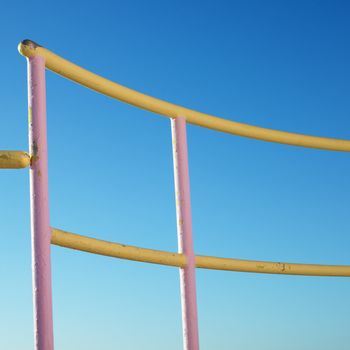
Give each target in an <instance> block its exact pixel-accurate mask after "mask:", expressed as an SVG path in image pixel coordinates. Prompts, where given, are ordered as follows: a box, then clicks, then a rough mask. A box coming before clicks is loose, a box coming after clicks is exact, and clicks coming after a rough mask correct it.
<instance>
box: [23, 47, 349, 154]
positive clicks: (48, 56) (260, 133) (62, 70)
mask: <svg viewBox="0 0 350 350" xmlns="http://www.w3.org/2000/svg"><path fill="white" fill-rule="evenodd" d="M18 49H19V51H20V53H21V54H22V55H24V56H26V57H31V56H34V55H40V56H42V57H44V58H45V61H46V67H47V68H48V69H50V70H52V71H53V72H55V73H57V74H60V75H62V76H64V77H66V78H68V79H71V80H73V81H75V82H77V83H79V84H82V85H84V86H86V87H88V88H90V89H92V90H95V91H97V92H100V93H102V94H104V95H107V96H110V97H112V98H115V99H118V100H120V101H123V102H126V103H129V104H132V105H134V106H136V107H139V108H143V109H146V110H148V111H151V112H154V113H157V114H160V115H163V116H167V117H170V118H176V117H178V116H182V117H184V118H186V120H187V122H189V123H191V124H194V125H199V126H202V127H205V128H208V129H213V130H217V131H222V132H225V133H228V134H233V135H239V136H245V137H250V138H254V139H258V140H264V141H270V142H277V143H284V144H289V145H294V146H302V147H310V148H319V149H326V150H333V151H343V152H350V141H349V140H340V139H334V138H325V137H317V136H308V135H302V134H296V133H290V132H286V131H279V130H273V129H267V128H261V127H257V126H253V125H248V124H243V123H238V122H234V121H231V120H227V119H223V118H218V117H214V116H211V115H208V114H205V113H201V112H197V111H194V110H191V109H188V108H185V107H181V106H178V105H176V104H173V103H169V102H166V101H162V100H159V99H157V98H154V97H151V96H148V95H145V94H142V93H140V92H137V91H135V90H132V89H129V88H127V87H124V86H122V85H120V84H117V83H114V82H112V81H110V80H108V79H105V78H103V77H101V76H99V75H97V74H94V73H92V72H89V71H88V70H86V69H84V68H81V67H79V66H77V65H76V64H74V63H72V62H69V61H67V60H65V59H64V58H62V57H60V56H58V55H56V54H54V53H53V52H51V51H49V50H48V49H45V48H43V47H41V46H39V45H37V44H36V43H34V42H33V41H30V40H24V41H22V42H21V43H20V44H19V47H18Z"/></svg>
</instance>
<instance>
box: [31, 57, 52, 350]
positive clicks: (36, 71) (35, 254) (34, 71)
mask: <svg viewBox="0 0 350 350" xmlns="http://www.w3.org/2000/svg"><path fill="white" fill-rule="evenodd" d="M45 90H46V87H45V61H44V58H43V57H40V56H33V57H30V58H29V59H28V108H29V109H28V119H29V148H30V154H31V156H32V164H31V169H30V206H31V231H32V273H33V304H34V340H35V349H36V350H53V348H54V344H53V322H52V294H51V293H52V292H51V261H50V245H51V243H50V240H51V230H50V223H49V198H48V169H47V136H46V91H45Z"/></svg>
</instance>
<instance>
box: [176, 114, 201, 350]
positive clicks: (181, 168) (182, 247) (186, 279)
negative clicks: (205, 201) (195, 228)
mask: <svg viewBox="0 0 350 350" xmlns="http://www.w3.org/2000/svg"><path fill="white" fill-rule="evenodd" d="M171 128H172V139H173V159H174V177H175V194H176V214H177V233H178V246H179V253H183V254H184V255H185V256H186V258H187V265H186V267H185V268H182V269H180V284H181V305H182V329H183V339H184V350H198V349H199V340H198V318H197V300H196V274H195V267H196V265H195V255H194V251H193V240H192V217H191V202H190V179H189V172H188V155H187V139H186V120H185V119H184V118H182V117H177V118H176V119H172V120H171Z"/></svg>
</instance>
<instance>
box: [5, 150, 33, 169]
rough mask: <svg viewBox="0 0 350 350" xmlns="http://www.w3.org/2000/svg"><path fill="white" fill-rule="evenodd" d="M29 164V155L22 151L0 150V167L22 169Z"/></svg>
mask: <svg viewBox="0 0 350 350" xmlns="http://www.w3.org/2000/svg"><path fill="white" fill-rule="evenodd" d="M29 166H30V155H29V154H28V153H26V152H24V151H0V169H22V168H27V167H29Z"/></svg>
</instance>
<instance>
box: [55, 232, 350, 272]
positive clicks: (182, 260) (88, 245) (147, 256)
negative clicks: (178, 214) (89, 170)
mask: <svg viewBox="0 0 350 350" xmlns="http://www.w3.org/2000/svg"><path fill="white" fill-rule="evenodd" d="M51 243H52V244H54V245H57V246H60V247H65V248H70V249H76V250H80V251H84V252H87V253H92V254H99V255H105V256H110V257H113V258H119V259H127V260H133V261H140V262H147V263H152V264H160V265H167V266H177V267H184V266H186V257H185V256H184V255H183V254H178V253H173V252H166V251H163V250H154V249H147V248H140V247H134V246H129V245H126V244H120V243H114V242H108V241H103V240H101V239H96V238H91V237H87V236H82V235H77V234H75V233H71V232H67V231H63V230H59V229H57V228H52V238H51ZM196 267H197V268H201V269H212V270H224V271H235V272H253V273H268V274H280V275H303V276H329V277H350V266H348V265H320V264H296V263H288V262H273V261H258V260H242V259H232V258H221V257H216V256H204V255H197V256H196Z"/></svg>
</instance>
